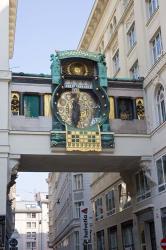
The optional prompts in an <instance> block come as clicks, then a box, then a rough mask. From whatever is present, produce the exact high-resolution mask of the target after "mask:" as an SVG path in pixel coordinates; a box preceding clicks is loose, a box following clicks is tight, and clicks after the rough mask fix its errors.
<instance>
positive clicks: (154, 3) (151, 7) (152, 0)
mask: <svg viewBox="0 0 166 250" xmlns="http://www.w3.org/2000/svg"><path fill="white" fill-rule="evenodd" d="M147 7H148V14H149V18H150V17H151V16H152V15H153V13H154V12H155V11H156V10H157V9H158V7H159V4H158V0H147Z"/></svg>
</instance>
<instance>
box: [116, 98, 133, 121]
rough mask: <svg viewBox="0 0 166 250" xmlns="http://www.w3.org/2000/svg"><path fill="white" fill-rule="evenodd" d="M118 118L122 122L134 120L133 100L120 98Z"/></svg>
mask: <svg viewBox="0 0 166 250" xmlns="http://www.w3.org/2000/svg"><path fill="white" fill-rule="evenodd" d="M118 118H120V119H121V120H133V119H134V114H133V100H132V99H129V98H118Z"/></svg>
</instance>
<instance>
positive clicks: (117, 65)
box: [112, 49, 120, 75]
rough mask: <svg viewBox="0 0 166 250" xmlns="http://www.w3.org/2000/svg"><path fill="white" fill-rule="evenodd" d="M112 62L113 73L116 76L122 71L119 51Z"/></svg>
mask: <svg viewBox="0 0 166 250" xmlns="http://www.w3.org/2000/svg"><path fill="white" fill-rule="evenodd" d="M112 62H113V73H114V75H116V74H117V73H118V72H119V70H120V57H119V49H117V50H116V52H115V54H114V55H113V57H112Z"/></svg>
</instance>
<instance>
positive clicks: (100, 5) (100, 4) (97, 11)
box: [78, 0, 109, 49]
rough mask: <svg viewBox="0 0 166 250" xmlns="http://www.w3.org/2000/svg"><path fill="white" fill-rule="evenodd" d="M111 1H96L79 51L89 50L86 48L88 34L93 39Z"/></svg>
mask: <svg viewBox="0 0 166 250" xmlns="http://www.w3.org/2000/svg"><path fill="white" fill-rule="evenodd" d="M108 2H109V0H96V1H95V3H94V5H93V8H92V11H91V13H90V16H89V19H88V21H87V23H86V26H85V29H84V32H83V34H82V37H81V40H80V42H79V45H78V49H87V48H86V47H87V46H85V41H86V40H88V39H87V33H89V34H91V37H92V36H93V34H94V33H95V28H96V27H97V25H98V23H99V21H100V20H101V17H102V14H103V12H104V10H105V7H106V6H107V3H108Z"/></svg>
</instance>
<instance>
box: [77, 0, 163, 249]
mask: <svg viewBox="0 0 166 250" xmlns="http://www.w3.org/2000/svg"><path fill="white" fill-rule="evenodd" d="M165 8H166V3H165V1H162V0H153V1H152V0H148V1H144V0H123V1H122V0H121V1H120V0H104V1H100V0H98V1H95V4H94V7H93V10H92V12H91V15H90V17H89V20H88V22H87V25H86V27H85V30H84V33H83V35H82V38H81V40H80V43H79V47H78V48H79V49H82V50H88V51H93V52H97V51H98V52H101V53H104V54H105V58H106V62H107V72H108V76H109V77H110V78H111V79H114V80H119V79H121V78H125V79H143V96H144V103H145V117H146V125H147V132H146V134H147V137H148V138H149V139H150V145H149V147H150V148H151V156H150V157H149V156H148V158H146V159H145V158H144V159H142V162H141V163H140V167H137V168H136V169H135V170H134V169H133V171H132V169H131V172H125V171H123V169H125V167H126V164H122V165H121V170H122V171H121V172H120V174H115V173H105V174H104V173H101V174H95V175H94V179H93V183H92V197H93V198H92V199H93V203H94V234H95V249H106V250H107V249H160V241H161V239H162V238H163V237H166V233H165V228H166V192H165V190H166V189H165V187H166V186H165V185H166V184H165V183H166V179H165V175H166V170H165V169H166V160H165V159H166V143H165V141H166V140H165V139H166V83H165V82H166V69H165V65H166V35H165V28H166V23H165V16H164V15H165V14H164V9H165ZM113 94H114V92H110V96H112V95H113ZM117 94H118V96H119V98H121V97H122V96H123V93H122V92H121V91H120V92H119V91H118V92H117ZM128 95H129V96H130V94H129V92H128ZM113 103H114V105H115V107H116V104H117V99H116V98H114V100H113ZM126 105H127V104H126ZM114 113H115V117H112V118H113V119H111V120H110V124H111V126H112V128H113V126H114V122H115V120H117V123H120V124H121V127H123V122H126V121H127V120H128V122H129V123H130V124H131V123H133V122H132V121H129V119H128V117H127V116H126V117H118V116H116V108H115V110H114ZM119 118H120V119H119ZM124 120H125V121H124ZM130 133H131V130H129V131H127V134H130ZM122 134H123V135H124V136H125V134H126V132H124V131H123V130H121V135H122ZM133 146H134V144H133ZM124 147H129V145H128V144H127V142H126V144H125V145H124ZM124 150H125V149H124ZM131 150H132V147H131ZM110 164H111V163H110ZM128 165H130V161H129V162H128ZM103 183H104V184H103Z"/></svg>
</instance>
